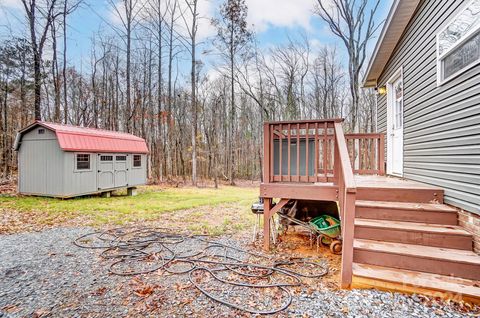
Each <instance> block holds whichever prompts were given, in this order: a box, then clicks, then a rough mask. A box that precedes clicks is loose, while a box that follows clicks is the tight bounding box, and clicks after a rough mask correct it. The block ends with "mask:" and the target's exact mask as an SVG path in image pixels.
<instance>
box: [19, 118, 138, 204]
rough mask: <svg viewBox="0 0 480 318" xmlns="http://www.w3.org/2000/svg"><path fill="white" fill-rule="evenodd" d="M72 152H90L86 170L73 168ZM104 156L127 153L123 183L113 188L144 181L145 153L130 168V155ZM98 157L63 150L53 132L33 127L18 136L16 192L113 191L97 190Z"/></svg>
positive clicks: (67, 194) (72, 193)
mask: <svg viewBox="0 0 480 318" xmlns="http://www.w3.org/2000/svg"><path fill="white" fill-rule="evenodd" d="M39 129H43V130H44V133H43V134H39V133H38V130H39ZM76 153H85V154H90V169H89V170H81V171H78V170H76V169H75V167H76V157H75V154H76ZM102 154H103V153H102ZM107 155H112V156H113V157H115V156H116V155H126V156H127V164H126V168H127V169H128V170H127V174H126V175H127V184H126V186H119V187H117V188H124V187H132V186H137V185H143V184H145V183H146V180H147V169H146V168H147V155H145V154H140V156H141V158H142V164H141V167H133V156H134V154H124V153H119V154H116V153H108V154H107ZM99 156H100V154H98V153H91V152H70V151H63V150H62V149H61V148H60V146H59V144H58V140H57V136H56V134H55V132H53V131H51V130H49V129H47V128H44V127H41V126H35V127H33V128H32V129H31V130H29V131H26V132H24V133H22V136H21V142H20V147H19V148H18V167H19V181H18V191H19V192H20V193H22V194H31V195H41V196H52V197H73V196H79V195H85V194H93V193H98V192H103V191H109V190H113V189H115V187H114V186H112V187H109V188H103V189H99V183H98V175H99V173H98V170H99ZM124 167H125V166H124Z"/></svg>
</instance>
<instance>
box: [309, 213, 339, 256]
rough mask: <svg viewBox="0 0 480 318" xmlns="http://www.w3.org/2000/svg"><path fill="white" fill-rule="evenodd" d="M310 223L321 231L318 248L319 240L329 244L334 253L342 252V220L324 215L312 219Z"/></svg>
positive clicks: (326, 244) (317, 230)
mask: <svg viewBox="0 0 480 318" xmlns="http://www.w3.org/2000/svg"><path fill="white" fill-rule="evenodd" d="M310 225H311V226H312V227H313V228H315V230H316V232H317V233H319V235H318V236H317V248H318V245H319V242H320V243H321V244H322V245H325V246H329V247H330V251H331V252H332V253H333V254H341V253H342V240H341V229H340V221H339V220H337V219H336V218H334V217H333V216H330V215H322V216H318V217H316V218H314V219H313V220H311V221H310Z"/></svg>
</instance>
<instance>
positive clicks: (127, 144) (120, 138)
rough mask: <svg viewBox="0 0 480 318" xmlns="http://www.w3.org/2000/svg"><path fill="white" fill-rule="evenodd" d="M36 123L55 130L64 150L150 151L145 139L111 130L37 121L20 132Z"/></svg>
mask: <svg viewBox="0 0 480 318" xmlns="http://www.w3.org/2000/svg"><path fill="white" fill-rule="evenodd" d="M35 125H40V126H43V127H45V128H47V129H50V130H52V131H54V132H55V134H56V135H57V139H58V143H59V145H60V148H61V149H63V150H64V151H86V152H125V153H148V147H147V143H146V142H145V139H143V138H140V137H137V136H134V135H132V134H127V133H121V132H116V131H111V130H103V129H96V128H85V127H78V126H70V125H61V124H55V123H48V122H42V121H36V122H35V123H33V124H32V125H30V126H28V127H26V128H25V129H23V130H22V131H20V134H21V133H23V132H25V131H27V130H30V129H31V128H32V127H34V126H35Z"/></svg>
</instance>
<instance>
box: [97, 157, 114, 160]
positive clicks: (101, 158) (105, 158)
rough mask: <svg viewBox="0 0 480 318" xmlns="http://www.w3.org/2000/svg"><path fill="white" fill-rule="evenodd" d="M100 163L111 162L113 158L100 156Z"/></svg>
mask: <svg viewBox="0 0 480 318" xmlns="http://www.w3.org/2000/svg"><path fill="white" fill-rule="evenodd" d="M100 161H113V156H100Z"/></svg>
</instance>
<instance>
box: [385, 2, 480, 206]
mask: <svg viewBox="0 0 480 318" xmlns="http://www.w3.org/2000/svg"><path fill="white" fill-rule="evenodd" d="M463 3H464V2H463V1H456V0H441V1H437V0H424V1H422V2H421V3H420V5H419V7H418V8H417V11H416V13H415V14H414V16H413V17H412V19H411V21H410V23H409V25H408V26H407V28H406V30H405V32H404V34H403V36H402V38H401V39H400V42H399V43H398V45H397V47H396V49H395V50H394V52H393V54H392V57H391V58H390V61H389V63H388V64H387V66H386V68H385V70H384V71H383V73H382V75H381V76H380V78H379V81H378V86H383V85H385V84H386V82H387V81H388V80H389V78H391V77H392V76H393V74H394V73H395V72H396V71H398V70H399V69H400V68H401V67H402V68H403V80H404V169H403V170H404V177H405V178H407V179H412V180H417V181H420V182H424V183H428V184H432V185H435V186H440V187H442V188H444V189H445V202H446V203H450V204H452V205H454V206H458V207H460V208H463V209H465V210H467V211H471V212H474V213H476V214H480V65H477V66H475V67H473V68H471V69H470V70H468V71H466V72H464V73H462V74H461V75H460V76H458V77H456V78H455V79H453V80H451V81H449V82H447V83H445V84H443V85H441V86H438V87H437V60H436V58H437V56H436V34H437V33H438V32H439V30H440V29H441V28H442V27H443V26H444V25H445V24H446V23H447V22H449V21H450V20H451V18H453V16H454V15H455V14H456V13H457V12H458V11H459V10H460V9H461V8H462V7H463V6H462V4H463ZM377 103H378V118H377V120H378V129H379V131H381V132H386V130H387V97H386V95H383V96H378V100H377Z"/></svg>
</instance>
